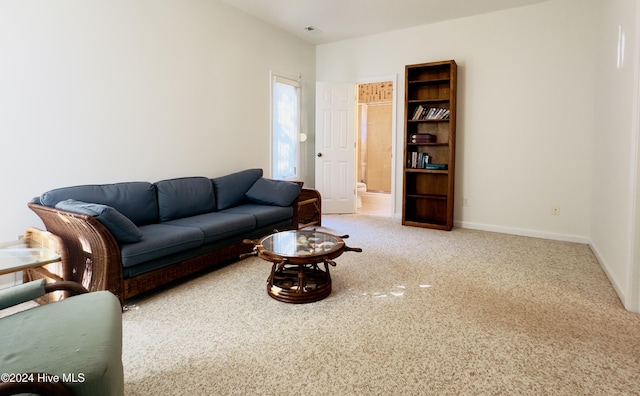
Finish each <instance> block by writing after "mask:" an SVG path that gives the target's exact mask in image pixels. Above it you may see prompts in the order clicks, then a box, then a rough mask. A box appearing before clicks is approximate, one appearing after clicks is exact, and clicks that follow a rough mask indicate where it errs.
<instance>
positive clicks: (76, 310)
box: [0, 291, 124, 396]
mask: <svg viewBox="0 0 640 396" xmlns="http://www.w3.org/2000/svg"><path fill="white" fill-rule="evenodd" d="M0 345H2V347H1V348H0V362H1V363H0V366H2V372H10V373H33V372H46V373H48V374H50V375H57V376H59V377H60V378H62V377H63V376H65V375H69V374H70V373H74V374H75V378H76V381H73V380H72V381H69V382H66V383H65V385H66V386H67V387H68V388H69V394H73V395H96V396H100V395H103V396H104V395H122V394H124V393H123V392H124V373H123V367H122V307H121V305H120V302H119V301H118V299H117V298H116V296H115V295H113V293H111V292H108V291H95V292H92V293H86V294H81V295H78V296H74V297H69V298H65V299H63V300H60V301H56V302H52V303H50V304H44V305H39V306H37V307H35V308H31V309H27V310H23V311H21V312H17V313H14V314H13V315H10V316H7V317H3V318H2V320H0ZM78 374H80V375H81V377H80V376H79V375H78ZM79 379H80V380H79ZM18 393H19V394H21V395H23V393H22V392H18ZM53 393H55V392H53ZM53 393H49V392H43V393H41V394H53ZM2 394H13V393H12V392H6V393H5V392H2ZM27 394H29V395H31V393H30V392H28V393H27Z"/></svg>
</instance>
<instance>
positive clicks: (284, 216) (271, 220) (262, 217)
mask: <svg viewBox="0 0 640 396" xmlns="http://www.w3.org/2000/svg"><path fill="white" fill-rule="evenodd" d="M221 213H234V214H247V215H252V216H254V217H255V218H256V227H257V228H261V227H266V226H269V225H271V224H275V223H280V222H282V221H286V220H291V218H292V216H293V208H292V207H291V206H272V205H260V204H256V203H247V204H244V205H240V206H236V207H233V208H229V209H225V210H224V211H222V212H221Z"/></svg>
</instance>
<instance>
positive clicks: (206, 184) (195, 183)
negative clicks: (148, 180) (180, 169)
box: [155, 177, 216, 221]
mask: <svg viewBox="0 0 640 396" xmlns="http://www.w3.org/2000/svg"><path fill="white" fill-rule="evenodd" d="M155 185H156V189H157V190H158V208H159V213H160V221H168V220H173V219H180V218H183V217H189V216H195V215H199V214H202V213H208V212H212V211H214V210H215V208H216V200H215V196H214V195H213V186H212V185H211V180H210V179H208V178H206V177H181V178H177V179H167V180H162V181H159V182H157V183H155Z"/></svg>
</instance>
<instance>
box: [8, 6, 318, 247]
mask: <svg viewBox="0 0 640 396" xmlns="http://www.w3.org/2000/svg"><path fill="white" fill-rule="evenodd" d="M0 60H1V61H0V139H1V143H0V147H1V153H2V155H0V169H1V172H2V185H3V187H2V193H0V219H2V226H1V227H0V240H11V239H13V238H15V237H16V236H17V235H19V234H21V233H22V232H23V230H24V229H25V228H26V227H28V226H39V227H41V226H42V223H41V222H40V221H39V219H38V218H37V216H35V214H32V213H31V211H29V210H28V208H27V207H26V203H27V202H28V201H29V200H30V199H31V198H32V197H34V196H36V195H39V194H40V193H42V192H44V191H46V190H48V189H52V188H56V187H63V186H69V185H75V184H85V183H96V184H98V183H111V182H119V181H132V180H146V181H150V182H153V181H157V180H160V179H165V178H170V177H180V176H195V175H202V176H209V177H213V176H218V175H222V174H225V173H228V172H231V171H236V170H240V169H244V168H248V167H261V168H264V169H265V171H266V172H267V173H268V169H269V163H270V161H269V150H268V147H269V141H270V140H269V138H270V108H269V106H270V99H269V98H270V91H269V90H270V82H269V72H270V70H273V71H275V72H278V73H283V74H287V75H293V76H297V75H298V73H302V75H303V80H304V84H305V85H304V86H303V92H306V93H307V98H306V99H307V101H308V102H311V106H312V107H311V108H313V90H314V89H315V88H314V87H315V49H314V46H313V45H310V44H307V43H304V42H303V41H301V40H300V39H297V38H294V37H293V36H290V35H288V34H286V33H284V32H282V31H280V30H278V29H275V28H273V27H270V26H268V25H266V24H264V23H262V22H260V21H258V20H257V19H255V18H253V17H250V16H248V15H247V14H244V13H242V12H240V11H238V10H236V9H233V8H231V7H229V6H227V5H224V4H222V3H219V2H218V1H216V0H166V1H162V2H157V1H153V0H94V1H85V0H56V1H42V0H3V1H2V2H0ZM309 118H311V120H310V121H309V122H310V123H311V124H310V125H312V124H313V119H312V117H309ZM307 172H308V173H310V174H313V169H311V170H307Z"/></svg>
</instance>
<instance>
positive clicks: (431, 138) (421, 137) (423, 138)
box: [409, 133, 436, 143]
mask: <svg viewBox="0 0 640 396" xmlns="http://www.w3.org/2000/svg"><path fill="white" fill-rule="evenodd" d="M435 142H436V135H432V134H430V133H414V134H412V135H410V136H409V143H435Z"/></svg>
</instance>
